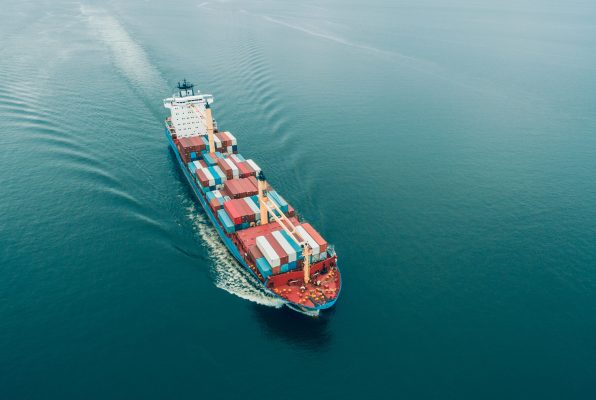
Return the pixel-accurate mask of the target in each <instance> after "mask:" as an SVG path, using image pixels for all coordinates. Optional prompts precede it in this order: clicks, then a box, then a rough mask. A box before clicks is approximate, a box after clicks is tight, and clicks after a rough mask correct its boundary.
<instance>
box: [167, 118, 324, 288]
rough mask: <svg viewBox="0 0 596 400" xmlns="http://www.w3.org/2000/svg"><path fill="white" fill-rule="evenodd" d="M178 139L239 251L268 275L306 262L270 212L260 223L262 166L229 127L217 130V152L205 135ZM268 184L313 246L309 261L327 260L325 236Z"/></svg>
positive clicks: (277, 202) (275, 200)
mask: <svg viewBox="0 0 596 400" xmlns="http://www.w3.org/2000/svg"><path fill="white" fill-rule="evenodd" d="M166 123H167V121H166ZM170 126H171V124H170ZM175 142H176V146H177V148H178V151H179V153H180V155H181V157H182V159H183V160H184V162H185V163H186V165H187V167H188V170H189V171H190V173H191V175H192V176H193V178H194V179H195V181H196V183H197V184H198V186H199V187H200V188H201V190H202V191H203V193H204V194H205V198H206V200H207V203H208V204H209V207H210V209H211V210H212V211H213V213H214V214H215V215H216V217H217V219H218V220H219V222H220V223H221V225H222V227H223V228H224V231H225V232H226V233H227V234H228V235H234V237H235V240H236V241H235V243H236V244H237V245H238V247H239V250H240V252H241V253H243V252H244V254H245V255H246V257H247V258H248V261H250V262H252V263H253V265H254V266H256V268H257V269H258V271H259V272H260V274H261V275H262V276H263V277H264V278H265V279H266V278H268V277H269V276H271V275H276V274H280V273H285V272H289V271H294V270H297V269H300V268H302V264H303V261H304V260H303V255H302V249H301V247H300V246H299V245H298V243H296V241H295V240H294V238H292V237H291V236H290V235H289V234H288V233H287V232H286V231H284V230H283V229H282V228H281V227H280V225H279V224H277V223H276V222H274V221H273V219H272V218H270V222H269V223H267V224H265V225H261V224H260V223H261V221H260V219H261V213H260V208H259V199H258V196H257V193H258V184H257V180H256V175H257V174H258V173H259V172H260V171H261V168H260V167H259V166H258V165H257V164H256V163H255V162H254V161H253V160H247V159H245V158H244V157H243V156H242V155H241V154H238V147H237V142H236V138H235V137H234V136H233V135H232V134H231V133H229V132H217V133H215V135H214V144H215V150H216V151H215V152H213V153H211V152H209V141H208V138H207V137H206V136H190V137H184V138H178V139H176V141H175ZM267 189H268V198H269V200H270V201H271V202H273V203H274V204H275V205H276V206H277V208H279V209H280V210H281V212H283V213H284V214H285V215H286V216H287V217H288V218H290V220H291V221H292V223H293V224H294V225H295V226H296V230H297V232H298V234H299V235H300V237H302V238H303V240H304V241H305V242H307V243H308V244H309V246H310V247H311V249H312V255H311V263H316V262H318V261H322V260H324V259H325V258H326V257H327V242H326V241H325V240H324V239H323V238H322V237H321V235H320V234H319V233H318V232H317V231H316V230H315V229H314V228H313V227H312V226H311V225H310V224H308V223H300V222H299V220H298V219H297V218H296V217H295V212H294V209H293V208H292V207H291V206H290V205H289V204H288V203H287V201H286V200H285V199H284V198H283V197H282V196H281V195H280V194H279V193H277V192H276V191H275V190H273V189H272V188H271V186H268V187H267ZM275 213H276V214H278V212H277V211H275ZM278 217H279V214H278Z"/></svg>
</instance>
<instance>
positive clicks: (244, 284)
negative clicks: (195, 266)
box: [187, 204, 284, 308]
mask: <svg viewBox="0 0 596 400" xmlns="http://www.w3.org/2000/svg"><path fill="white" fill-rule="evenodd" d="M187 216H188V218H189V219H190V220H191V221H192V223H193V225H194V227H195V229H196V231H197V233H198V234H199V237H200V238H201V242H202V243H203V245H204V246H205V247H206V248H207V251H208V252H209V257H210V258H211V261H212V273H213V278H214V283H215V286H217V287H218V288H220V289H223V290H225V291H226V292H228V293H231V294H233V295H236V296H238V297H240V298H242V299H245V300H249V301H252V302H254V303H257V304H261V305H264V306H269V307H276V308H280V307H282V306H283V305H284V302H283V301H282V300H280V299H277V298H275V297H273V296H272V295H270V294H269V293H267V292H265V290H263V289H262V288H261V286H260V283H259V282H258V281H257V279H256V278H255V277H253V276H252V275H250V273H249V272H248V271H246V270H244V268H243V267H242V266H241V265H239V264H238V262H237V261H236V260H235V259H234V257H232V255H231V254H230V253H229V252H228V250H227V248H226V247H225V245H224V244H223V243H222V242H221V240H220V238H219V235H218V234H217V232H216V231H215V229H214V228H213V227H212V226H211V224H210V221H209V220H208V219H207V217H206V216H205V214H204V213H202V212H199V211H197V209H196V207H195V206H194V204H193V205H191V206H189V207H187Z"/></svg>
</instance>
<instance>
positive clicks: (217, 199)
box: [205, 190, 230, 212]
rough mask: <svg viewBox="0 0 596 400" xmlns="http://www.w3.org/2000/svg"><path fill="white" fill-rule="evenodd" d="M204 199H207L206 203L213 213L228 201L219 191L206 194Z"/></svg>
mask: <svg viewBox="0 0 596 400" xmlns="http://www.w3.org/2000/svg"><path fill="white" fill-rule="evenodd" d="M205 197H207V202H208V203H209V206H210V207H211V209H212V210H213V211H214V212H215V211H217V210H220V209H221V208H222V207H223V205H224V203H225V202H226V201H228V200H230V198H229V197H228V196H224V195H223V194H222V193H221V192H220V191H219V190H212V191H210V192H207V193H206V195H205Z"/></svg>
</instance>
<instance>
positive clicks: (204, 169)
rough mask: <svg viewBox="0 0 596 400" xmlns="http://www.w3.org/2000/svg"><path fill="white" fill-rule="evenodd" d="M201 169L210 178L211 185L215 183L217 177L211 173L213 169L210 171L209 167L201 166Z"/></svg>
mask: <svg viewBox="0 0 596 400" xmlns="http://www.w3.org/2000/svg"><path fill="white" fill-rule="evenodd" d="M201 171H203V173H204V174H205V176H206V177H207V179H209V186H213V185H215V178H213V175H211V171H209V170H208V169H207V168H201Z"/></svg>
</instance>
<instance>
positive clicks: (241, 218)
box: [224, 199, 256, 229]
mask: <svg viewBox="0 0 596 400" xmlns="http://www.w3.org/2000/svg"><path fill="white" fill-rule="evenodd" d="M224 209H225V211H226V213H227V214H228V216H229V217H230V220H231V221H232V223H233V224H234V226H235V227H236V229H244V228H246V227H248V226H249V225H246V226H244V224H250V223H251V222H255V221H256V215H255V213H254V211H253V210H252V208H251V207H250V206H249V205H248V204H247V203H246V202H245V201H244V200H243V199H232V200H229V201H226V202H225V203H224Z"/></svg>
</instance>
